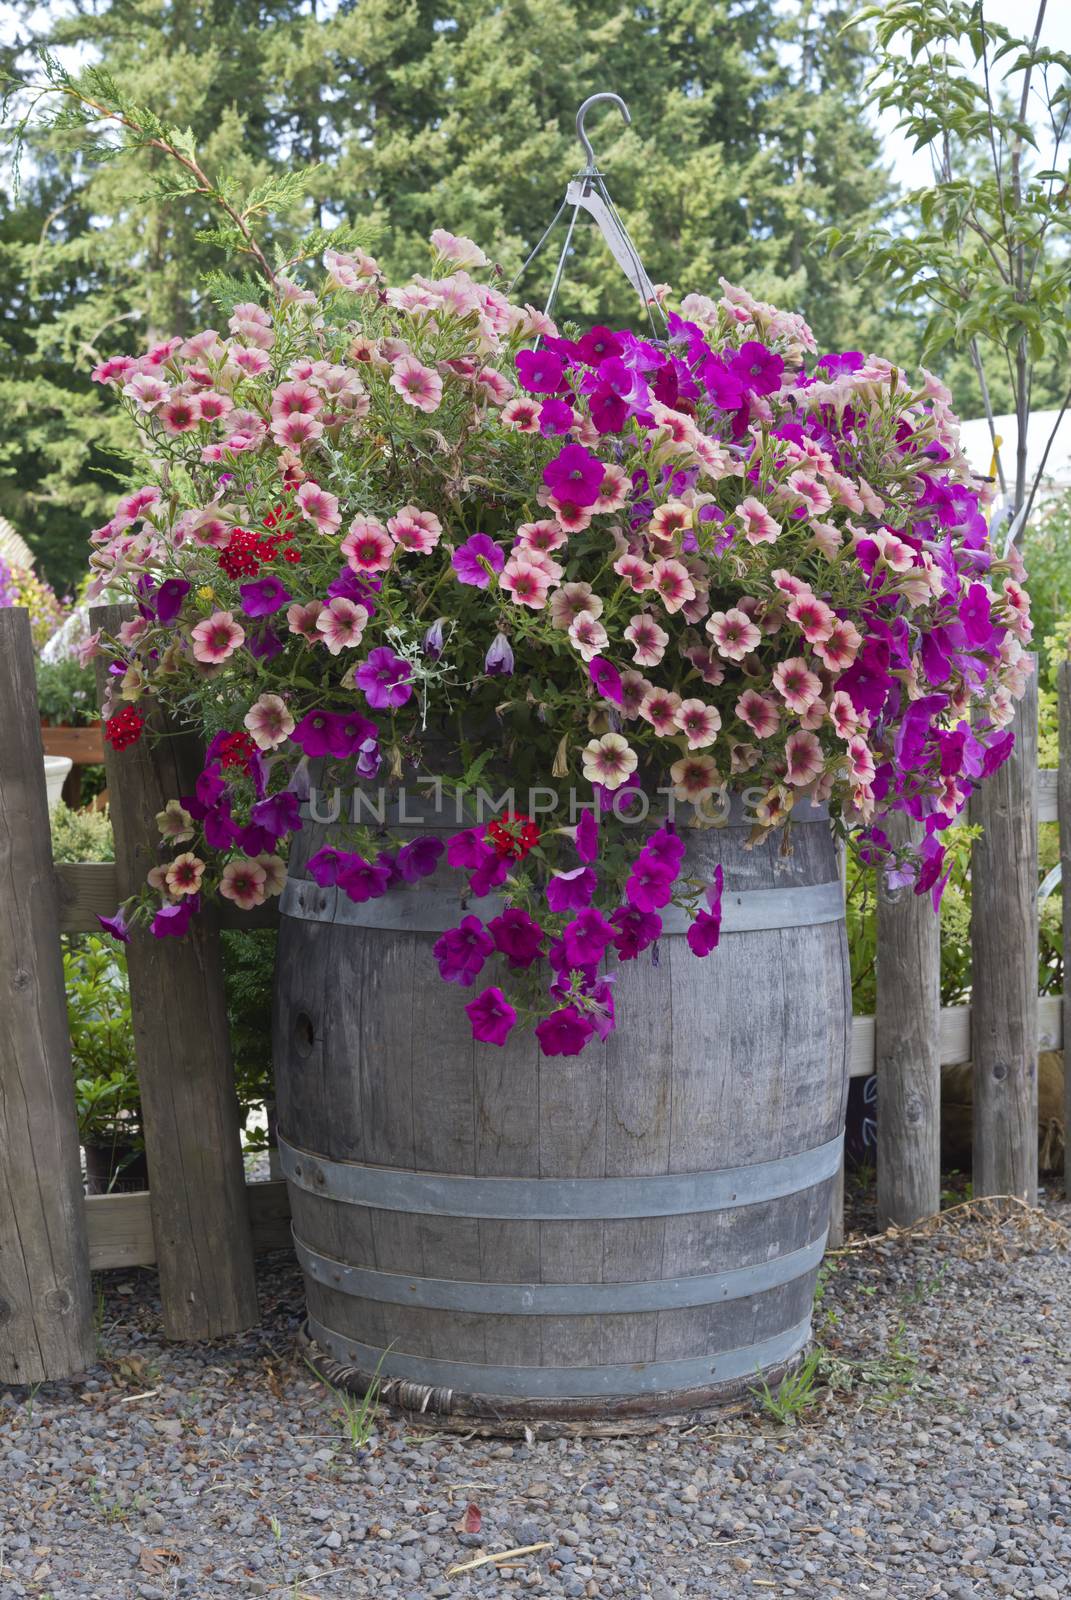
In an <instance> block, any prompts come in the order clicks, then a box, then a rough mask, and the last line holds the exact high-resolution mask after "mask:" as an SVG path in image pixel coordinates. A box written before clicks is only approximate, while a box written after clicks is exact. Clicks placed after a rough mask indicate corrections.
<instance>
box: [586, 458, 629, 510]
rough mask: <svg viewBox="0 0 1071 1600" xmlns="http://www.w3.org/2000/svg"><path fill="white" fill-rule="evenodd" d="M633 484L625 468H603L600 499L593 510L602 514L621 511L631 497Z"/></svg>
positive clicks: (611, 466) (609, 466) (610, 466)
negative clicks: (630, 492)
mask: <svg viewBox="0 0 1071 1600" xmlns="http://www.w3.org/2000/svg"><path fill="white" fill-rule="evenodd" d="M630 489H631V482H630V480H629V476H628V473H627V472H626V471H625V469H624V468H623V467H617V466H613V465H612V464H611V465H608V466H605V467H604V468H603V478H602V484H601V486H600V488H599V498H598V499H597V500H596V502H595V504H594V506H593V507H592V510H594V511H599V512H602V513H608V512H612V511H620V510H621V507H622V506H623V505H625V503H626V502H627V500H628V497H629V491H630Z"/></svg>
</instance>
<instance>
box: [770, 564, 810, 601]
mask: <svg viewBox="0 0 1071 1600" xmlns="http://www.w3.org/2000/svg"><path fill="white" fill-rule="evenodd" d="M770 577H771V578H772V579H773V581H774V583H775V584H776V585H777V587H778V588H779V589H780V591H781V593H782V594H786V595H788V596H789V597H790V599H794V598H795V597H796V596H797V595H801V594H810V592H811V586H810V584H809V583H804V581H803V579H802V578H797V577H794V576H793V574H792V573H791V572H788V571H786V569H785V568H784V567H775V568H774V569H773V571H772V572H771V573H770Z"/></svg>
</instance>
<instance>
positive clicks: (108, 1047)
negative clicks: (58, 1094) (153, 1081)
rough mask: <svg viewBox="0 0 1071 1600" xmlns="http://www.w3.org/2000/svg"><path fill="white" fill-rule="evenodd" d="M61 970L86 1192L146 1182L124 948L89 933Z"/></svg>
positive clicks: (71, 947) (76, 944) (77, 943)
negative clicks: (84, 1160) (84, 1165)
mask: <svg viewBox="0 0 1071 1600" xmlns="http://www.w3.org/2000/svg"><path fill="white" fill-rule="evenodd" d="M63 975H64V980H65V983H66V989H67V1020H68V1026H69V1029H70V1036H71V1065H72V1067H73V1070H74V1091H75V1105H76V1110H77V1115H78V1134H79V1138H80V1140H81V1143H82V1148H83V1150H84V1151H85V1159H86V1189H87V1192H88V1193H89V1194H107V1193H110V1192H111V1190H112V1189H113V1188H114V1187H115V1186H116V1185H117V1184H121V1185H122V1187H123V1188H126V1189H129V1188H142V1189H145V1188H148V1169H147V1167H146V1164H145V1146H144V1142H143V1139H142V1134H141V1103H140V1100H139V1098H138V1080H137V1074H136V1071H135V1066H134V1030H133V1024H132V1021H131V1016H130V989H129V985H128V983H127V974H126V961H125V959H124V956H123V952H122V950H121V948H119V949H117V948H116V946H115V944H114V943H113V942H112V941H111V940H105V939H103V938H98V937H97V936H96V935H94V934H89V935H86V936H85V937H83V938H79V939H78V940H77V941H72V942H71V944H70V945H69V947H68V948H67V949H66V950H65V951H64V956H63Z"/></svg>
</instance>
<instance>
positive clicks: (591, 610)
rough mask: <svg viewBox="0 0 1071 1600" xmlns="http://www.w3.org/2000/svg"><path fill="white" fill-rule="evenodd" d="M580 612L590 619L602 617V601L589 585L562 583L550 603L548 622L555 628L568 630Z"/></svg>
mask: <svg viewBox="0 0 1071 1600" xmlns="http://www.w3.org/2000/svg"><path fill="white" fill-rule="evenodd" d="M582 611H586V612H587V614H588V615H589V616H591V617H601V616H602V600H601V598H600V597H599V596H598V595H597V594H595V593H594V591H593V590H592V587H591V584H590V583H563V584H562V586H561V588H560V589H556V590H555V592H554V595H553V596H552V598H551V602H550V620H551V622H552V623H553V624H554V626H555V627H556V628H568V627H569V625H570V623H571V622H573V621H574V620H575V618H577V617H578V616H579V615H580V613H581V612H582Z"/></svg>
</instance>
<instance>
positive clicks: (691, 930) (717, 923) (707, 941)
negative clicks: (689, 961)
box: [684, 911, 721, 956]
mask: <svg viewBox="0 0 1071 1600" xmlns="http://www.w3.org/2000/svg"><path fill="white" fill-rule="evenodd" d="M684 937H685V938H686V939H687V941H688V948H689V950H691V952H692V954H693V955H694V956H708V955H709V954H710V952H711V951H712V950H714V949H716V948H717V944H718V940H719V939H720V938H721V917H720V916H717V917H716V916H715V915H714V914H713V912H710V911H700V912H698V913H697V915H696V919H695V921H694V922H693V923H691V924H690V925H689V927H688V932H687V933H686V934H685V936H684Z"/></svg>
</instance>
